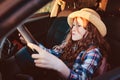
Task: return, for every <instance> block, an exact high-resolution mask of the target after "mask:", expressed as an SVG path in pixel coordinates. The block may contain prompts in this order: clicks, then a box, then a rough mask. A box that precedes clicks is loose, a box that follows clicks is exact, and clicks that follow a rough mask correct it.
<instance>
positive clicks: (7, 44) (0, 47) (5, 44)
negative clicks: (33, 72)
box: [0, 37, 14, 59]
mask: <svg viewBox="0 0 120 80" xmlns="http://www.w3.org/2000/svg"><path fill="white" fill-rule="evenodd" d="M13 49H14V45H13V44H12V42H11V41H10V40H9V39H8V38H7V37H4V38H3V39H2V40H1V42H0V59H7V58H9V57H10V56H12V55H13V54H12V50H13Z"/></svg>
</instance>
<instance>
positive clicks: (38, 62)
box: [34, 59, 46, 65]
mask: <svg viewBox="0 0 120 80" xmlns="http://www.w3.org/2000/svg"><path fill="white" fill-rule="evenodd" d="M34 63H35V64H44V65H45V64H46V61H45V60H43V59H36V60H34Z"/></svg>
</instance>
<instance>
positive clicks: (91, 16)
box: [67, 8, 107, 37]
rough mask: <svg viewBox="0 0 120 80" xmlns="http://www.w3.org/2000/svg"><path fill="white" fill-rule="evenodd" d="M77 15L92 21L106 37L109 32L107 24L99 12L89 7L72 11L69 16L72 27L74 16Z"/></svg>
mask: <svg viewBox="0 0 120 80" xmlns="http://www.w3.org/2000/svg"><path fill="white" fill-rule="evenodd" d="M75 17H82V18H85V19H87V20H88V21H89V22H91V23H92V24H93V25H94V26H95V27H96V28H97V29H98V31H99V32H100V34H101V35H102V36H103V37H104V36H105V35H106V33H107V29H106V26H105V24H104V23H103V22H102V20H101V18H100V16H99V14H98V13H97V12H96V11H94V10H92V9H89V8H83V9H81V10H80V11H75V12H72V13H71V14H70V15H69V16H68V19H67V20H68V24H69V26H70V27H71V26H72V23H73V18H75Z"/></svg>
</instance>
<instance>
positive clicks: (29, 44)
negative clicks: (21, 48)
mask: <svg viewBox="0 0 120 80" xmlns="http://www.w3.org/2000/svg"><path fill="white" fill-rule="evenodd" d="M27 46H28V47H30V48H31V49H33V50H34V49H35V50H36V51H38V52H40V51H41V48H40V47H39V46H37V45H35V44H33V43H27Z"/></svg>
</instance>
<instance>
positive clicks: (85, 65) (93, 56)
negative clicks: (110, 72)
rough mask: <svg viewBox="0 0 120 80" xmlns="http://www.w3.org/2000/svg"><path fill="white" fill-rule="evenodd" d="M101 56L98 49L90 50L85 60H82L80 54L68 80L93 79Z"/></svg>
mask: <svg viewBox="0 0 120 80" xmlns="http://www.w3.org/2000/svg"><path fill="white" fill-rule="evenodd" d="M101 57H102V56H101V53H100V52H99V50H98V49H94V50H90V51H88V52H87V54H86V56H85V58H84V60H83V61H81V60H80V58H81V56H78V57H77V59H76V61H75V64H74V66H73V69H71V72H70V75H69V77H68V80H91V78H92V76H93V74H94V72H95V70H96V68H97V67H98V64H99V62H100V60H101Z"/></svg>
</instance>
